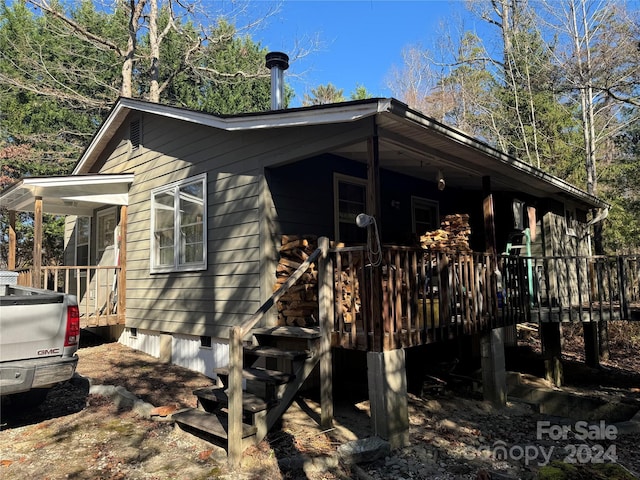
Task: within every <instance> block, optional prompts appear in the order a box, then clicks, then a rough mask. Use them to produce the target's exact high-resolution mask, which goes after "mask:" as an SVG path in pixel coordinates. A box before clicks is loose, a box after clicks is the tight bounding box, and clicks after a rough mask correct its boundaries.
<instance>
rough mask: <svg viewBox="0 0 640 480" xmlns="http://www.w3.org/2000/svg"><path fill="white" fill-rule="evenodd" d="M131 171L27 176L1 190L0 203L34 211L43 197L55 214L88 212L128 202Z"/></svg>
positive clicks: (46, 206) (51, 212)
mask: <svg viewBox="0 0 640 480" xmlns="http://www.w3.org/2000/svg"><path fill="white" fill-rule="evenodd" d="M132 182H133V174H120V175H74V176H67V177H28V178H24V179H22V180H20V181H19V182H17V183H16V184H14V185H12V186H11V187H9V188H8V189H6V190H5V191H3V192H2V193H1V194H0V205H2V206H3V207H5V208H7V209H9V210H15V211H19V212H33V211H34V209H35V200H36V198H37V197H40V198H42V205H43V211H44V212H45V213H50V214H55V215H91V214H92V213H93V210H94V209H96V208H99V207H101V206H105V205H127V204H128V202H129V186H130V185H131V183H132Z"/></svg>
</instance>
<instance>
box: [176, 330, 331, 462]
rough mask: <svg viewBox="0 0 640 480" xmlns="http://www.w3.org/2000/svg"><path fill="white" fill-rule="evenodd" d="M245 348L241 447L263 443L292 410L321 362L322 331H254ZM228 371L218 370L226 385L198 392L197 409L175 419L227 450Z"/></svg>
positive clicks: (181, 424) (180, 413)
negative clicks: (298, 396) (320, 342)
mask: <svg viewBox="0 0 640 480" xmlns="http://www.w3.org/2000/svg"><path fill="white" fill-rule="evenodd" d="M252 334H253V339H254V340H253V343H251V344H247V345H244V347H243V370H242V374H243V378H244V379H245V383H246V387H245V390H243V392H242V448H243V449H245V448H247V447H248V446H250V445H254V444H257V443H259V442H260V441H261V440H262V439H264V437H265V436H266V435H267V433H268V432H269V430H270V429H271V428H272V427H273V426H274V425H275V424H276V422H277V421H278V420H279V419H280V417H281V416H282V415H283V414H284V412H285V411H286V410H287V408H289V406H290V405H291V403H292V402H293V399H294V398H295V396H296V394H297V392H298V391H299V389H300V387H301V386H302V385H303V383H304V381H305V380H306V379H307V377H308V376H309V375H310V374H311V372H312V371H313V369H314V367H315V365H316V364H317V363H318V352H319V339H320V331H319V329H318V328H303V327H274V328H255V329H253V330H252ZM229 370H230V369H229V367H228V366H227V367H222V368H217V369H215V370H214V371H215V373H216V374H217V375H218V379H219V380H220V382H221V383H222V385H214V386H212V387H209V388H200V389H197V390H194V392H193V393H194V395H196V396H197V397H198V407H197V408H196V409H186V410H182V411H180V412H176V413H174V414H173V415H172V418H173V420H174V421H175V422H176V423H177V424H178V425H179V426H180V428H182V429H183V430H185V431H188V432H189V433H192V434H194V435H197V436H199V437H201V438H203V439H204V440H207V441H210V442H211V443H214V444H217V445H220V446H223V447H227V446H228V424H227V413H228V405H229V392H228V376H229Z"/></svg>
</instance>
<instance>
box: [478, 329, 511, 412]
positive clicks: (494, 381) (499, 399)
mask: <svg viewBox="0 0 640 480" xmlns="http://www.w3.org/2000/svg"><path fill="white" fill-rule="evenodd" d="M480 356H481V365H482V393H483V396H484V399H485V400H488V401H490V402H491V403H492V404H493V405H495V406H497V407H503V406H505V405H506V404H507V373H506V367H505V359H504V330H503V329H502V328H492V329H491V330H489V332H487V333H484V334H483V335H482V337H481V338H480Z"/></svg>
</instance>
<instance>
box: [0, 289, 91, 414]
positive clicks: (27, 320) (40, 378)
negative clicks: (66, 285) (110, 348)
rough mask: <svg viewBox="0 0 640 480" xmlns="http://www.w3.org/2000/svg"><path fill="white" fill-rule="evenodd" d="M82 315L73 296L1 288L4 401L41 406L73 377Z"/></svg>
mask: <svg viewBox="0 0 640 480" xmlns="http://www.w3.org/2000/svg"><path fill="white" fill-rule="evenodd" d="M79 340H80V315H79V311H78V303H77V300H76V297H75V296H74V295H67V294H64V293H57V292H52V291H50V290H41V289H38V288H28V287H21V286H17V285H11V284H9V285H6V284H0V396H1V397H2V399H3V400H4V399H5V398H7V397H9V398H13V399H17V400H18V401H19V402H20V403H21V404H30V405H36V404H38V403H40V402H42V401H43V400H44V399H45V397H46V394H47V392H48V390H49V389H50V388H51V387H53V386H54V385H56V384H58V383H62V382H65V381H67V380H69V379H70V378H71V377H73V374H74V373H75V370H76V365H77V364H78V356H77V355H76V351H77V350H78V342H79Z"/></svg>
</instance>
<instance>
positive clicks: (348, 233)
mask: <svg viewBox="0 0 640 480" xmlns="http://www.w3.org/2000/svg"><path fill="white" fill-rule="evenodd" d="M333 194H334V218H335V235H336V240H337V241H339V242H345V243H365V242H366V241H367V229H366V228H360V227H358V226H357V225H356V217H357V216H358V214H359V213H363V212H366V211H367V181H366V180H364V179H362V178H357V177H348V176H346V175H340V174H335V175H334V181H333Z"/></svg>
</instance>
